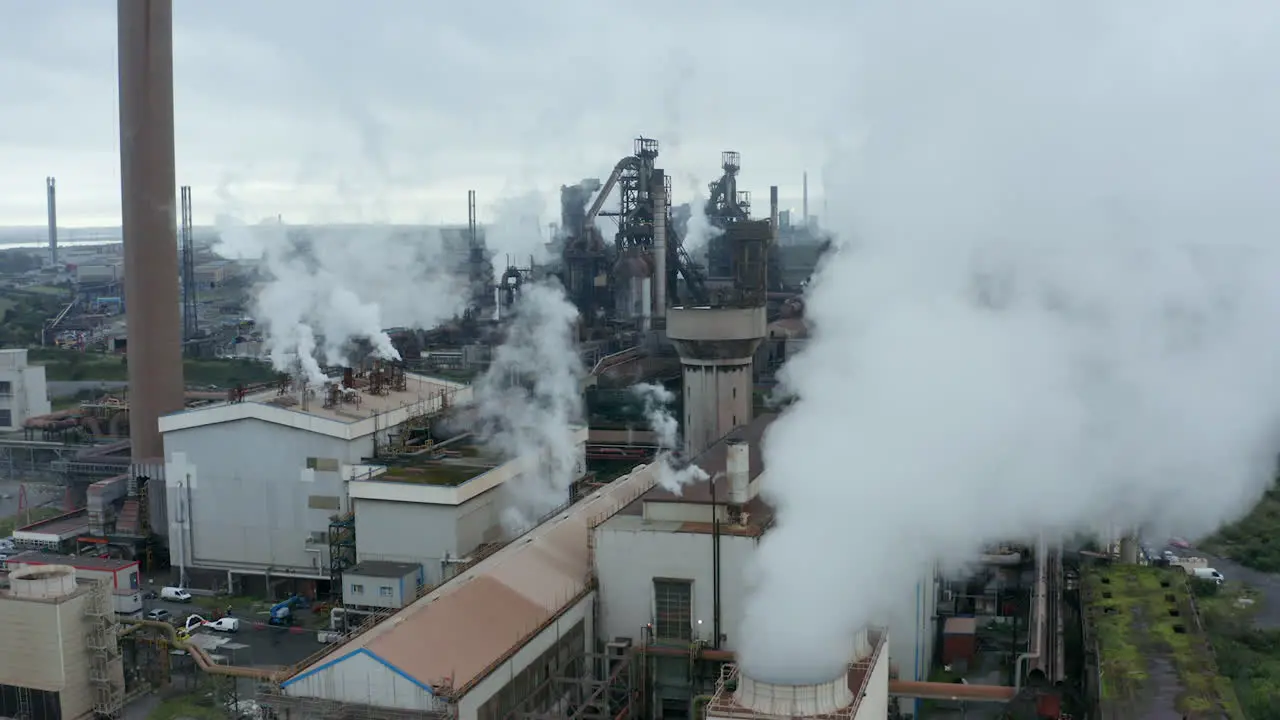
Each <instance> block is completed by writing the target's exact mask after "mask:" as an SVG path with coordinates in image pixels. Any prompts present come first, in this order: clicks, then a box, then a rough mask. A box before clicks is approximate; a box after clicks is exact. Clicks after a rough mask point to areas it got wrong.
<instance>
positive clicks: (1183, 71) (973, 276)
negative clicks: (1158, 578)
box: [739, 0, 1280, 682]
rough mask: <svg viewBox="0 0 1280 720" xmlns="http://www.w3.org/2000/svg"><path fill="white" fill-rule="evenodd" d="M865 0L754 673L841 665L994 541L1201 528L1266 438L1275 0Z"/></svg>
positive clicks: (780, 469)
mask: <svg viewBox="0 0 1280 720" xmlns="http://www.w3.org/2000/svg"><path fill="white" fill-rule="evenodd" d="M851 7H852V6H851ZM855 14H856V17H857V21H856V23H854V24H853V25H852V26H851V27H850V32H851V37H850V38H849V40H848V43H847V47H848V48H850V49H852V50H853V51H855V52H857V53H858V56H859V57H858V60H859V62H858V63H857V64H856V66H855V67H856V68H857V72H856V74H851V81H852V83H853V90H854V96H853V102H852V104H851V108H853V110H851V111H850V112H849V113H848V114H847V115H845V116H842V117H841V118H840V122H841V124H842V125H843V126H844V127H855V128H858V129H860V131H861V133H862V138H861V140H860V143H859V145H858V146H857V147H856V148H855V149H853V150H850V151H848V152H845V153H843V154H841V155H840V156H838V157H837V158H836V159H834V160H833V161H832V162H831V166H830V168H829V169H828V172H827V177H826V179H825V183H826V186H827V188H829V189H830V191H831V194H832V195H834V196H836V197H842V198H846V199H848V202H846V203H833V204H832V208H833V211H834V210H840V211H843V215H841V214H836V215H835V216H834V217H832V218H831V220H832V222H831V225H832V226H833V227H834V229H836V230H837V231H838V232H839V234H840V236H841V237H842V238H845V239H846V240H847V239H848V238H850V237H852V236H853V235H854V234H855V233H856V235H857V237H858V243H857V245H856V246H853V245H851V244H848V243H847V242H846V245H845V246H844V247H842V248H840V250H839V251H838V252H837V253H836V254H835V255H834V257H832V258H831V259H830V260H829V262H827V264H826V265H825V267H824V268H823V270H822V271H821V272H820V273H819V275H818V276H817V278H816V281H815V283H814V285H813V286H812V287H811V289H810V293H809V296H808V298H807V313H808V316H809V319H810V320H811V321H812V323H813V326H814V332H813V336H812V339H811V340H810V341H809V344H808V348H807V349H806V350H805V351H804V352H803V353H802V354H800V355H799V356H797V357H795V358H793V359H792V360H791V361H790V362H789V363H788V364H787V366H786V368H785V371H784V373H783V376H784V377H783V380H784V382H785V384H786V387H787V389H789V390H790V391H791V392H793V393H794V394H795V395H796V396H797V397H798V401H797V402H796V403H795V404H794V405H793V406H791V408H790V409H789V410H788V411H786V412H785V414H784V415H783V416H782V417H781V418H780V419H779V420H778V421H777V422H775V423H774V424H773V426H772V428H771V429H770V432H769V433H768V436H767V438H766V441H765V460H766V464H767V466H768V468H769V471H768V472H769V482H768V484H767V487H766V488H764V492H765V494H766V496H767V497H768V499H769V500H770V501H771V502H772V503H774V505H775V506H776V509H777V518H776V519H777V525H776V527H775V528H774V529H773V530H772V531H771V532H770V533H769V534H768V535H766V536H765V538H764V540H763V542H762V544H761V546H760V551H759V554H758V567H757V568H756V569H757V571H758V573H757V576H756V577H755V578H754V580H755V582H756V587H755V590H754V592H753V594H752V595H751V597H750V598H749V601H748V608H747V611H746V617H745V626H744V627H743V628H742V629H741V632H740V635H739V637H740V639H741V645H740V653H741V659H742V662H743V665H744V671H745V672H747V673H749V674H750V675H752V676H755V677H758V678H760V679H762V680H769V681H774V682H817V681H825V680H828V679H831V678H833V677H835V676H837V675H838V674H839V673H840V672H842V667H843V664H844V663H845V662H847V661H848V660H849V659H850V654H851V652H850V648H851V641H850V638H851V637H852V635H853V634H854V632H855V631H856V629H857V628H858V627H859V626H861V625H863V624H865V623H867V622H880V621H883V620H884V619H885V618H886V617H887V616H888V615H889V614H890V612H891V609H892V608H893V607H894V606H895V605H900V604H901V603H903V602H904V601H906V600H909V599H910V598H911V597H912V595H913V593H914V586H915V583H916V582H917V581H918V580H920V579H921V578H922V577H923V571H924V569H925V568H926V567H928V566H930V565H931V564H932V563H933V562H935V561H938V560H941V561H944V562H957V563H958V562H962V561H964V560H967V559H971V558H973V557H974V556H975V555H976V553H978V552H979V548H980V547H981V546H982V544H983V543H984V542H986V541H989V540H995V539H1000V538H1010V539H1014V538H1031V537H1034V536H1035V535H1036V534H1037V533H1038V532H1040V531H1042V530H1045V529H1047V530H1049V531H1050V532H1054V531H1065V530H1067V529H1070V528H1076V527H1098V526H1101V525H1103V524H1105V523H1108V522H1113V523H1116V524H1118V525H1120V526H1122V527H1123V526H1132V525H1138V524H1142V525H1145V526H1146V527H1149V528H1153V529H1155V528H1158V529H1161V530H1165V531H1170V530H1178V531H1180V532H1181V533H1183V534H1186V535H1189V536H1194V535H1196V534H1197V533H1202V532H1206V531H1210V530H1212V529H1214V528H1215V527H1216V526H1217V525H1218V524H1219V523H1220V522H1222V521H1223V520H1226V519H1229V518H1232V517H1233V516H1235V515H1237V514H1239V513H1241V512H1242V511H1243V510H1245V509H1246V508H1247V507H1248V506H1249V505H1250V504H1251V503H1252V502H1253V501H1254V500H1255V499H1256V498H1257V497H1258V496H1259V494H1260V493H1261V491H1262V490H1263V488H1264V487H1265V486H1267V485H1268V484H1269V483H1270V482H1271V480H1272V477H1273V475H1274V471H1275V465H1276V450H1277V448H1278V447H1280V443H1278V442H1277V440H1278V439H1280V434H1278V433H1277V430H1278V429H1280V427H1278V422H1277V421H1278V420H1280V387H1278V384H1280V373H1278V372H1277V368H1280V321H1277V318H1280V283H1278V282H1277V281H1276V278H1280V242H1278V241H1277V238H1280V212H1277V211H1276V202H1275V189H1276V188H1277V187H1280V163H1277V162H1276V158H1277V157H1280V100H1277V98H1276V97H1275V95H1274V93H1269V92H1267V91H1266V90H1265V88H1271V87H1276V86H1277V85H1280V5H1277V4H1275V3H1262V2H1244V1H1241V2H1226V3H1193V2H1159V3H1156V2H1147V1H1141V0H1138V1H1131V2H1124V3H1114V2H1088V1H1086V2H1073V3H1024V2H973V1H972V0H970V1H967V2H963V3H960V2H942V3H939V2H929V3H920V2H901V1H894V2H890V1H888V0H880V1H876V0H871V1H869V2H865V3H860V4H858V5H857V10H856V11H855ZM797 558H805V560H804V561H803V562H797V561H796V559H797ZM893 640H894V639H893V638H891V642H892V641H893ZM902 640H907V639H905V638H903V639H899V641H902ZM907 641H908V642H909V640H907Z"/></svg>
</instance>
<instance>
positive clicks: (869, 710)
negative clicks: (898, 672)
mask: <svg viewBox="0 0 1280 720" xmlns="http://www.w3.org/2000/svg"><path fill="white" fill-rule="evenodd" d="M889 642H890V643H892V642H893V632H892V631H890V633H889ZM890 647H892V646H890ZM887 717H889V654H888V653H886V652H883V651H882V652H881V653H880V657H879V658H877V659H876V664H875V666H874V667H872V668H871V676H870V677H869V678H867V689H866V694H865V695H863V696H862V700H861V702H859V703H858V711H857V712H856V713H854V715H853V720H884V719H885V718H887Z"/></svg>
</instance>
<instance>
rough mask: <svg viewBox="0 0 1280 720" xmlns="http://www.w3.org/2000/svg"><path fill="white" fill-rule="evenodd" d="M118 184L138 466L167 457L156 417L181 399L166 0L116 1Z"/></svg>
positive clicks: (170, 15) (169, 16) (169, 34)
mask: <svg viewBox="0 0 1280 720" xmlns="http://www.w3.org/2000/svg"><path fill="white" fill-rule="evenodd" d="M116 34H117V52H118V53H119V66H118V72H119V88H120V190H121V193H120V195H121V225H122V228H123V230H124V264H125V271H124V286H125V302H126V303H128V307H129V323H128V333H129V346H128V352H129V438H130V440H132V455H133V461H134V464H135V466H136V465H138V464H140V463H155V462H157V461H160V460H161V459H162V458H163V457H164V445H163V442H162V440H161V436H160V428H159V419H160V416H161V415H166V414H168V413H172V412H177V411H179V410H181V409H182V406H183V384H182V340H181V333H182V318H181V307H182V305H181V300H180V297H179V293H178V238H177V230H178V213H177V207H176V205H177V194H178V188H177V182H176V180H175V178H174V157H173V0H117V2H116Z"/></svg>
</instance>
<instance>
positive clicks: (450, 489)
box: [344, 427, 587, 604]
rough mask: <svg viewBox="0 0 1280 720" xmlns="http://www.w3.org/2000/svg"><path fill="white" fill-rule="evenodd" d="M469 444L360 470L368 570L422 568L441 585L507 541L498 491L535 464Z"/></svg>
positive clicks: (361, 545)
mask: <svg viewBox="0 0 1280 720" xmlns="http://www.w3.org/2000/svg"><path fill="white" fill-rule="evenodd" d="M572 432H573V433H574V441H575V443H576V444H577V446H578V467H577V468H576V470H575V472H574V477H575V478H579V477H582V476H583V475H584V474H585V473H586V445H587V428H586V427H575V428H573V430H572ZM459 440H462V441H463V442H459ZM465 440H467V438H459V439H458V440H454V441H446V442H444V443H440V444H437V445H436V446H435V448H436V449H437V450H439V451H440V452H446V453H447V452H452V451H455V449H456V451H457V452H458V453H459V454H461V455H462V456H461V457H456V458H447V459H441V460H437V461H431V462H421V463H415V464H413V465H410V466H405V467H365V468H356V469H354V470H353V471H352V477H351V480H350V481H349V482H348V483H347V494H348V497H349V498H350V503H351V505H350V507H351V509H352V511H353V512H354V514H355V518H354V522H355V538H356V543H355V544H356V555H357V558H358V560H359V561H360V562H361V563H366V562H370V561H390V562H399V563H413V564H418V565H421V566H422V568H423V578H424V581H425V582H426V584H427V585H437V584H439V583H440V582H442V581H444V580H445V579H446V578H448V577H451V576H452V575H453V571H454V569H455V568H457V567H459V566H462V565H464V564H467V563H469V562H470V561H471V559H472V555H473V554H474V553H476V551H477V550H479V549H482V548H485V547H488V546H490V545H491V544H492V543H495V542H497V541H499V540H501V539H502V518H501V516H500V513H501V510H502V508H503V502H502V499H501V495H500V493H499V492H498V489H499V488H501V487H503V486H504V485H505V484H507V483H509V482H512V481H513V480H515V479H516V478H518V477H519V476H520V475H521V473H524V472H526V471H527V470H528V469H529V468H530V467H531V466H532V465H533V463H534V461H535V458H533V457H518V458H514V459H512V460H508V461H506V462H500V461H498V460H497V459H488V460H486V459H485V458H484V456H483V452H484V451H483V450H482V449H481V448H479V447H476V446H474V445H468V444H466V442H465ZM568 500H569V498H568V496H567V495H566V497H565V501H566V502H567V501H568ZM344 597H346V596H345V595H344ZM351 601H352V599H351V598H347V602H348V604H350V603H351Z"/></svg>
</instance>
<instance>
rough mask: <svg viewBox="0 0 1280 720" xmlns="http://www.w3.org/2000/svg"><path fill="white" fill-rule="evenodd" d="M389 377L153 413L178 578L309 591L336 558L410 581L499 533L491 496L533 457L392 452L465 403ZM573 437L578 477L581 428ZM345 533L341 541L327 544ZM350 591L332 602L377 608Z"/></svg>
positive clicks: (442, 571) (432, 580)
mask: <svg viewBox="0 0 1280 720" xmlns="http://www.w3.org/2000/svg"><path fill="white" fill-rule="evenodd" d="M401 377H402V378H403V380H402V381H401V382H395V383H393V382H391V381H390V380H388V381H387V382H384V383H380V385H381V387H380V388H378V391H376V392H375V391H374V390H373V389H371V387H370V386H369V384H368V383H367V382H362V378H361V377H359V376H348V377H347V379H346V380H344V383H343V384H344V385H346V384H349V385H350V387H348V388H346V389H342V390H335V391H331V392H329V393H321V394H325V395H327V396H328V397H327V398H320V397H311V398H309V399H308V401H307V402H305V403H304V402H302V401H301V400H300V399H299V396H298V394H297V393H295V392H292V391H289V392H281V391H279V390H269V391H266V392H264V393H260V394H257V395H249V396H246V397H245V398H243V399H242V400H240V401H238V402H228V403H225V404H221V405H215V406H205V407H200V408H194V409H191V410H186V411H183V412H179V413H175V414H172V415H167V416H165V417H162V418H161V419H160V430H161V432H162V433H163V436H164V446H165V456H166V464H165V495H166V504H167V518H168V530H169V551H170V557H171V563H172V565H173V566H174V567H175V568H177V569H178V571H179V572H180V573H181V574H182V575H185V577H187V578H188V583H189V584H191V585H192V586H195V587H208V588H210V589H213V588H218V587H227V588H235V589H237V590H239V591H241V592H249V591H250V590H251V589H252V590H253V591H259V592H260V591H261V589H260V586H264V585H265V584H266V583H268V582H270V583H272V584H273V585H278V584H281V583H285V584H287V585H291V587H290V588H288V590H289V591H290V592H298V593H301V594H304V595H311V596H314V595H315V594H318V593H319V592H320V591H321V590H323V589H325V588H326V587H327V586H325V585H324V583H325V582H328V581H331V580H332V579H334V577H335V573H334V571H333V565H332V564H331V562H330V561H331V559H332V558H333V557H334V554H335V553H343V555H344V558H343V562H342V563H340V564H342V565H343V567H344V568H345V567H349V566H350V565H355V564H356V563H361V564H367V563H373V562H391V563H408V564H413V565H417V566H419V567H421V569H422V570H421V572H420V573H418V575H419V576H420V582H418V583H415V585H425V586H433V585H436V584H438V583H440V582H442V581H443V580H444V579H445V578H446V577H449V576H451V575H452V574H453V572H452V570H453V569H454V568H457V567H460V566H462V565H464V564H466V563H467V562H469V561H470V560H471V558H472V556H473V554H475V553H476V552H477V551H483V550H485V549H486V548H488V547H489V546H491V545H492V543H494V542H496V541H497V540H499V539H500V537H501V530H500V528H501V518H500V516H499V510H500V507H501V505H500V501H499V496H500V492H499V490H500V488H502V487H503V486H504V485H505V484H506V483H508V482H510V481H512V480H513V479H515V478H517V477H518V476H519V475H520V474H521V473H522V472H524V471H525V470H526V469H527V468H528V467H530V466H531V465H532V463H533V458H515V459H512V460H508V461H503V460H501V459H499V458H497V457H494V456H492V454H491V453H489V452H488V451H486V450H485V449H484V448H482V447H478V446H477V445H476V444H475V443H473V442H471V440H470V438H469V436H466V435H460V436H458V437H454V438H451V439H448V440H444V441H443V442H441V441H438V440H439V439H438V438H434V439H432V441H431V442H428V443H423V444H420V445H415V446H412V447H404V446H397V443H401V442H403V439H404V436H407V435H408V434H410V433H412V432H418V433H422V432H424V429H425V427H426V425H427V424H429V418H430V417H431V416H433V415H438V414H439V413H441V412H443V411H445V410H447V409H448V408H451V407H454V406H456V405H460V404H464V403H467V402H469V401H470V400H471V388H470V387H468V386H465V385H462V384H459V383H454V382H449V381H446V380H439V379H434V378H428V377H424V376H419V375H414V374H411V373H403V372H402V373H401ZM574 432H575V438H576V441H577V444H578V446H579V448H580V452H579V465H580V470H581V472H579V473H578V475H579V476H580V475H581V474H582V472H585V463H586V460H585V453H586V442H587V430H586V428H576V429H575V430H574ZM383 462H385V463H386V464H373V463H383ZM568 499H569V498H568V494H567V493H566V497H565V500H566V502H567V501H568ZM344 536H349V538H348V540H349V542H346V541H343V542H345V546H341V547H340V546H339V545H338V544H335V539H340V538H342V537H344ZM344 547H345V549H344ZM348 552H349V553H350V556H349V557H346V554H347V553H348ZM343 584H344V586H350V585H351V583H343ZM355 584H356V585H358V586H359V587H360V588H361V589H363V588H364V587H365V585H366V584H365V583H355ZM370 587H372V586H370ZM377 587H378V588H379V589H380V588H381V585H379V586H377ZM394 587H395V588H397V590H396V595H397V597H401V595H400V594H399V591H398V588H399V584H398V583H397V584H395V585H394ZM263 589H264V588H263ZM415 589H416V588H415ZM268 594H270V595H272V596H275V595H277V594H279V593H277V592H272V591H268ZM358 594H361V595H362V597H359V598H355V597H347V596H346V594H345V593H344V599H345V601H346V602H347V603H348V604H355V605H364V606H370V607H385V606H386V602H385V598H382V597H381V596H379V598H378V599H377V600H376V601H370V598H369V597H368V596H367V595H363V594H362V593H358ZM403 597H404V598H405V599H406V600H412V599H413V597H416V594H415V593H414V592H407V593H404V594H403Z"/></svg>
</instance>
